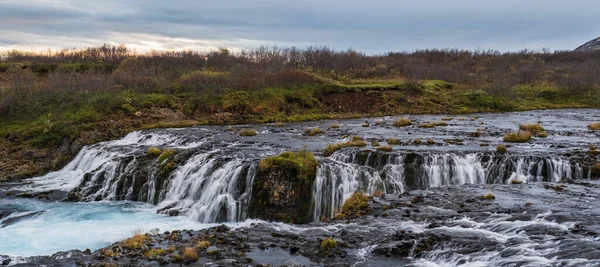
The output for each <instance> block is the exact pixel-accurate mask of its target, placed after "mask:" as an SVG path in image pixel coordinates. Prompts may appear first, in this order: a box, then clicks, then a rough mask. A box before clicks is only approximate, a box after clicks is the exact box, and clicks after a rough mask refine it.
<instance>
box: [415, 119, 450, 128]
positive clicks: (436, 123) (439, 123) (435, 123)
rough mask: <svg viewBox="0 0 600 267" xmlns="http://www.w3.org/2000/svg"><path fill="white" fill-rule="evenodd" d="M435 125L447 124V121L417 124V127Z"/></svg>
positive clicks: (431, 126)
mask: <svg viewBox="0 0 600 267" xmlns="http://www.w3.org/2000/svg"><path fill="white" fill-rule="evenodd" d="M436 126H448V123H447V122H445V121H437V122H428V123H421V124H419V128H433V127H436Z"/></svg>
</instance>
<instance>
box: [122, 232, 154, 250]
mask: <svg viewBox="0 0 600 267" xmlns="http://www.w3.org/2000/svg"><path fill="white" fill-rule="evenodd" d="M151 240H152V239H151V238H150V237H149V236H147V235H145V234H142V233H135V234H133V236H132V237H130V238H127V239H125V240H123V241H122V242H121V246H122V247H124V248H127V249H137V248H140V247H142V246H143V245H144V244H145V243H147V242H150V241H151Z"/></svg>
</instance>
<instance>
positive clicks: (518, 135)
mask: <svg viewBox="0 0 600 267" xmlns="http://www.w3.org/2000/svg"><path fill="white" fill-rule="evenodd" d="M529 140H531V133H530V132H527V131H518V132H511V133H508V134H505V135H504V142H510V143H525V142H528V141H529Z"/></svg>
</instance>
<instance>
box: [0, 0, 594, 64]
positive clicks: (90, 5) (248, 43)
mask: <svg viewBox="0 0 600 267" xmlns="http://www.w3.org/2000/svg"><path fill="white" fill-rule="evenodd" d="M598 9H600V3H599V2H597V1H592V0H576V1H570V2H564V1H562V0H546V1H542V0H528V1H520V0H507V1H494V2H491V1H474V0H462V1H446V0H421V1H399V0H393V1H392V0H388V1H384V0H370V1H357V0H346V1H338V0H330V1H322V0H321V1H317V0H305V1H299V0H293V1H280V0H256V1H247V0H230V1H192V0H177V1H157V0H129V1H117V0H105V1H76V0H61V1H30V0H22V1H12V0H11V1H0V24H1V25H3V27H2V28H1V29H0V34H1V35H0V49H9V48H25V49H40V48H55V49H56V48H63V47H82V46H93V45H100V44H102V43H105V42H111V43H123V44H126V45H129V46H132V47H135V48H136V49H138V50H140V51H146V50H149V49H188V48H189V49H212V48H215V47H231V48H234V49H243V48H250V47H256V46H259V45H280V46H300V47H303V46H308V45H329V46H330V47H332V48H334V49H345V48H350V47H352V48H355V49H357V50H362V51H365V52H367V53H384V52H387V51H392V50H394V51H403V50H414V49H419V48H463V49H477V48H480V49H496V50H501V51H508V50H518V49H524V48H528V49H539V48H543V47H546V48H550V49H555V50H562V49H572V48H574V47H576V46H578V45H580V44H581V43H584V42H586V41H587V40H589V39H592V38H595V37H596V35H600V33H599V32H596V31H597V29H598V28H600V20H598V19H597V18H596V17H597V14H596V13H597V12H595V10H598Z"/></svg>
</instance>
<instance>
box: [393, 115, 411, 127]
mask: <svg viewBox="0 0 600 267" xmlns="http://www.w3.org/2000/svg"><path fill="white" fill-rule="evenodd" d="M411 124H412V123H411V121H410V119H408V118H406V117H402V118H399V119H397V120H395V121H394V124H393V125H394V126H396V127H403V126H409V125H411Z"/></svg>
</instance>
